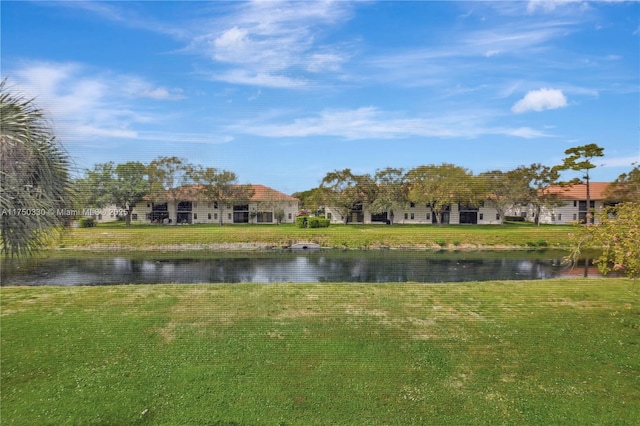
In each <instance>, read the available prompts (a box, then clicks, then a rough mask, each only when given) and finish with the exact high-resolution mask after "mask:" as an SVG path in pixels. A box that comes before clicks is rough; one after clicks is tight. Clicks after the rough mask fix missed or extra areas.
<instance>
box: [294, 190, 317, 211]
mask: <svg viewBox="0 0 640 426" xmlns="http://www.w3.org/2000/svg"><path fill="white" fill-rule="evenodd" d="M292 196H293V197H294V198H297V199H298V200H300V208H302V209H305V210H308V211H310V212H313V213H316V212H318V211H319V209H320V206H321V205H322V190H321V189H320V188H312V189H309V190H306V191H301V192H296V193H294V194H292Z"/></svg>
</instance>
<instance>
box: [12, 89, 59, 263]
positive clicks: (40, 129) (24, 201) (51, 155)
mask: <svg viewBox="0 0 640 426" xmlns="http://www.w3.org/2000/svg"><path fill="white" fill-rule="evenodd" d="M6 83H7V81H6V80H3V81H2V82H1V83H0V211H1V213H2V216H1V219H0V235H1V246H0V252H2V253H4V254H5V255H6V256H9V255H11V256H24V255H29V254H31V253H32V252H33V251H34V250H36V249H37V248H39V247H41V246H42V245H43V244H44V243H45V241H46V238H47V236H48V235H49V231H50V230H52V229H56V228H58V227H61V226H63V225H64V224H65V215H63V214H60V210H62V209H64V208H66V207H69V206H70V202H71V192H70V180H69V173H68V170H69V159H68V157H67V154H66V153H65V152H64V151H63V149H62V148H61V147H60V146H59V145H58V143H57V142H56V139H55V136H54V134H53V131H52V129H51V126H50V124H49V122H48V121H47V120H46V118H45V115H44V112H43V111H42V110H41V109H40V108H38V107H37V106H36V105H35V103H34V102H33V99H26V98H24V97H23V96H22V95H20V94H15V93H12V92H11V91H10V90H9V89H8V88H7V85H6Z"/></svg>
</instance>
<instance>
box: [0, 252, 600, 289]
mask: <svg viewBox="0 0 640 426" xmlns="http://www.w3.org/2000/svg"><path fill="white" fill-rule="evenodd" d="M151 256H152V255H151ZM198 256H199V258H188V259H175V258H173V259H172V258H164V259H158V258H155V259H154V258H153V257H147V258H140V257H127V256H114V257H104V256H99V257H88V258H87V257H83V258H47V259H35V260H29V261H8V260H4V261H3V265H2V268H1V271H2V275H1V279H2V285H67V286H74V285H109V284H140V283H147V284H156V283H223V282H227V283H241V282H249V283H273V282H464V281H486V280H513V279H520V280H534V279H545V278H554V277H565V276H573V275H583V273H584V271H587V272H588V273H589V275H593V274H596V275H597V270H595V268H593V266H592V265H591V264H590V263H589V262H588V261H586V262H585V261H584V260H583V261H582V264H579V265H578V266H577V267H574V268H569V267H567V266H566V265H565V264H563V263H562V262H561V258H562V253H559V252H550V253H526V252H524V253H495V252H489V253H478V252H474V253H449V252H438V253H425V252H396V251H380V252H376V251H373V252H354V253H352V252H312V253H289V252H276V253H269V254H264V253H262V254H256V253H237V254H233V255H230V254H226V255H221V254H211V255H206V256H205V255H202V254H199V255H198ZM585 268H586V269H585Z"/></svg>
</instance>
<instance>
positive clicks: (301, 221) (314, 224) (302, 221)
mask: <svg viewBox="0 0 640 426" xmlns="http://www.w3.org/2000/svg"><path fill="white" fill-rule="evenodd" d="M330 224H331V221H330V220H329V219H325V218H323V217H318V216H307V215H300V216H298V217H296V226H298V228H328V227H329V225H330Z"/></svg>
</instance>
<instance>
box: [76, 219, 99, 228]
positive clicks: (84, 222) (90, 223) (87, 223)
mask: <svg viewBox="0 0 640 426" xmlns="http://www.w3.org/2000/svg"><path fill="white" fill-rule="evenodd" d="M94 226H96V221H95V220H93V218H92V217H81V218H80V220H78V227H79V228H93V227H94Z"/></svg>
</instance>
